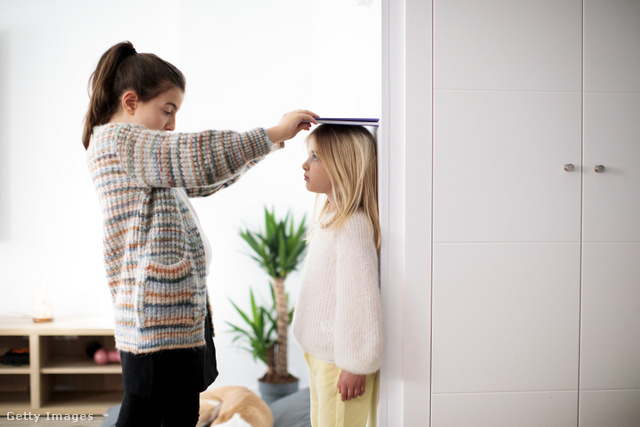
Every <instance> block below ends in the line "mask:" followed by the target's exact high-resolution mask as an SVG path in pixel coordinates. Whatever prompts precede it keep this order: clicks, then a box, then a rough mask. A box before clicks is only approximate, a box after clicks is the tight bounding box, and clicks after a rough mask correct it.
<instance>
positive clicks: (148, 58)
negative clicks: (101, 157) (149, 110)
mask: <svg viewBox="0 0 640 427" xmlns="http://www.w3.org/2000/svg"><path fill="white" fill-rule="evenodd" d="M172 87H178V88H180V89H181V90H182V91H183V92H184V90H185V87H186V80H185V78H184V75H183V74H182V72H181V71H180V70H178V69H177V68H176V67H175V66H173V65H172V64H170V63H168V62H167V61H165V60H163V59H161V58H159V57H158V56H156V55H154V54H151V53H141V54H138V53H137V52H136V50H135V48H134V47H133V44H131V42H128V41H127V42H122V43H118V44H116V45H115V46H112V47H111V48H110V49H109V50H107V51H106V52H105V53H104V54H103V55H102V57H101V58H100V61H98V66H97V67H96V69H95V71H94V72H93V73H92V74H91V77H90V78H89V108H88V109H87V115H86V117H85V122H84V131H83V134H82V144H83V145H84V148H85V149H87V148H89V141H90V140H91V133H92V131H93V127H94V126H99V125H103V124H106V123H108V122H109V120H110V119H111V117H112V116H113V115H114V114H115V113H117V112H118V108H119V104H120V97H121V96H122V94H123V93H124V92H125V91H127V90H133V91H134V92H136V94H137V95H138V97H139V98H140V100H141V101H143V102H146V101H149V100H151V99H153V98H155V97H156V96H158V95H160V94H161V93H163V92H165V91H167V90H169V89H171V88H172Z"/></svg>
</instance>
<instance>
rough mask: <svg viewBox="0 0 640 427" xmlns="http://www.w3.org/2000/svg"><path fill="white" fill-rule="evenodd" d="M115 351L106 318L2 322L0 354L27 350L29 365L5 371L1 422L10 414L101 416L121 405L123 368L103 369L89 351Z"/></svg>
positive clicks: (0, 370)
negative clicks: (92, 347)
mask: <svg viewBox="0 0 640 427" xmlns="http://www.w3.org/2000/svg"><path fill="white" fill-rule="evenodd" d="M94 342H97V343H98V344H99V345H100V346H102V347H104V348H105V349H107V350H111V349H113V346H114V339H113V323H112V322H111V321H110V320H108V319H102V318H90V317H84V318H66V319H64V318H63V319H55V320H54V321H53V322H50V323H34V322H33V321H32V320H31V319H30V318H17V317H0V351H3V353H4V352H6V351H7V350H8V349H11V348H20V347H28V348H29V359H30V365H23V366H11V365H0V378H1V379H0V416H6V414H7V412H14V413H20V412H24V411H26V412H32V413H34V414H46V413H47V412H50V413H61V414H93V415H96V416H97V415H102V414H104V413H105V412H106V410H107V409H108V408H109V407H110V406H113V405H116V404H118V403H120V402H121V401H122V396H123V391H122V367H121V365H120V364H107V365H98V364H96V363H95V362H94V361H93V360H92V359H91V358H90V357H89V356H88V355H87V347H88V346H90V345H92V344H93V343H94Z"/></svg>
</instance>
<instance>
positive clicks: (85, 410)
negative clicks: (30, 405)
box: [40, 391, 123, 415]
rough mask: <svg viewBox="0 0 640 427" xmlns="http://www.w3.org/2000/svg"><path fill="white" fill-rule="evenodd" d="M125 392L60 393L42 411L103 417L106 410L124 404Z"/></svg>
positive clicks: (47, 402)
mask: <svg viewBox="0 0 640 427" xmlns="http://www.w3.org/2000/svg"><path fill="white" fill-rule="evenodd" d="M122 396H123V392H116V391H111V392H109V391H106V392H93V393H86V392H69V391H67V392H58V393H56V394H55V395H54V396H53V397H52V398H51V400H49V401H46V402H44V403H43V404H42V408H40V409H41V410H42V411H44V412H46V411H50V412H57V413H65V414H71V413H75V414H93V415H103V414H104V413H105V412H106V411H105V409H106V408H109V407H110V406H113V405H117V404H119V403H121V402H122Z"/></svg>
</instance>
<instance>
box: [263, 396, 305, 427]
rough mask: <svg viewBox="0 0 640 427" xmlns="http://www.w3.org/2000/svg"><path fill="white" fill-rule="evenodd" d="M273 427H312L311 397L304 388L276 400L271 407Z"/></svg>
mask: <svg viewBox="0 0 640 427" xmlns="http://www.w3.org/2000/svg"><path fill="white" fill-rule="evenodd" d="M269 407H270V408H271V412H272V413H273V427H311V417H310V416H309V413H310V412H311V397H310V395H309V389H308V388H303V389H302V390H298V391H297V392H295V393H291V394H290V395H288V396H285V397H283V398H281V399H278V400H276V401H275V402H273V403H272V404H271V405H269Z"/></svg>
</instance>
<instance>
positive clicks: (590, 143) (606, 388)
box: [579, 0, 640, 427]
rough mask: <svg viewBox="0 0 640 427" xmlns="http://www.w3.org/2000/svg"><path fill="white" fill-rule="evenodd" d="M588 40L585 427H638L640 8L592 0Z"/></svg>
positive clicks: (627, 0) (627, 1)
mask: <svg viewBox="0 0 640 427" xmlns="http://www.w3.org/2000/svg"><path fill="white" fill-rule="evenodd" d="M584 40H585V41H584V44H585V48H584V195H583V198H584V201H583V206H584V209H583V242H584V243H583V252H582V257H583V261H582V265H583V269H582V270H583V271H582V324H581V351H580V401H579V402H580V426H581V427H597V426H604V425H607V426H609V425H610V426H616V427H631V426H634V427H637V426H639V425H640V334H639V333H638V326H639V325H640V78H639V76H640V2H638V1H633V0H615V1H611V0H606V1H605V0H585V2H584ZM598 166H602V168H598V171H596V168H597V167H598Z"/></svg>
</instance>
